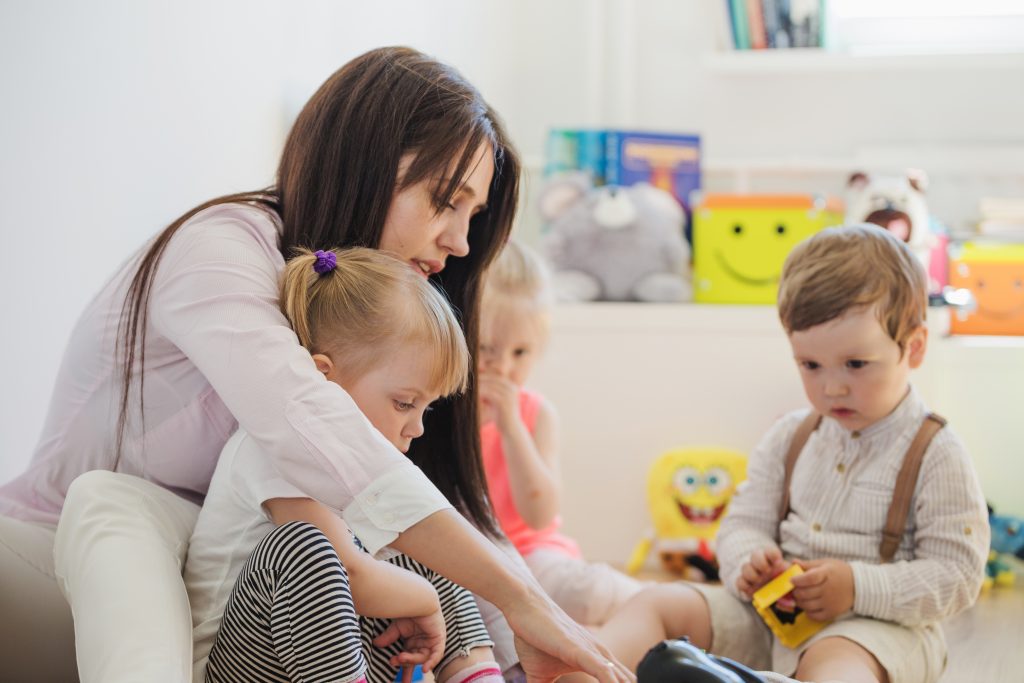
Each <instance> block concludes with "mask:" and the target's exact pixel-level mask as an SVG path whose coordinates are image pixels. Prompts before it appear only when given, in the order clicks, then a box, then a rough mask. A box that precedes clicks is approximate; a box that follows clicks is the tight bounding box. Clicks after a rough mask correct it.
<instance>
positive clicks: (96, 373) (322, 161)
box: [0, 48, 630, 683]
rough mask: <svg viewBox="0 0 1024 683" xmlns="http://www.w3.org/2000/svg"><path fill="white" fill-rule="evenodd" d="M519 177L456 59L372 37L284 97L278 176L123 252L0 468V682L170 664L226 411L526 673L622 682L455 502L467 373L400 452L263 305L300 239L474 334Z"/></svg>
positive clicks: (472, 495)
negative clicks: (461, 608) (371, 254)
mask: <svg viewBox="0 0 1024 683" xmlns="http://www.w3.org/2000/svg"><path fill="white" fill-rule="evenodd" d="M518 176H519V162H518V158H517V156H516V152H515V150H514V149H513V148H512V146H511V144H510V142H509V140H508V137H507V135H506V133H505V131H504V129H503V127H502V125H501V123H500V121H499V119H498V118H497V116H496V115H495V113H494V112H493V111H492V110H491V109H490V107H489V106H488V105H487V103H486V102H484V101H483V99H482V98H481V96H480V94H479V93H478V92H477V91H476V90H475V89H474V88H473V87H472V86H471V85H470V84H468V83H467V82H466V81H465V80H464V79H463V78H462V77H461V76H460V75H459V74H458V73H457V72H455V71H454V70H453V69H451V68H450V67H447V66H445V65H443V64H440V63H438V62H436V61H435V60H433V59H430V58H429V57H426V56H425V55H422V54H420V53H418V52H416V51H415V50H411V49H408V48H383V49H378V50H373V51H371V52H368V53H366V54H365V55H362V56H361V57H358V58H356V59H355V60H353V61H352V62H350V63H349V64H347V65H345V66H344V67H342V68H341V69H340V70H338V71H337V72H336V73H335V74H334V75H332V76H331V77H330V78H329V79H328V80H327V81H326V82H325V83H324V85H323V86H322V87H321V88H320V89H319V90H318V91H317V93H316V94H314V95H313V97H312V99H311V100H310V101H309V102H308V103H307V105H306V106H305V107H304V108H303V110H302V111H301V112H300V114H299V115H298V118H297V120H296V121H295V124H294V126H293V128H292V131H291V133H290V134H289V136H288V139H287V141H286V143H285V146H284V150H283V153H282V157H281V162H280V165H279V167H278V173H277V181H276V183H275V185H274V186H272V187H269V188H266V189H264V190H259V191H255V192H246V193H240V194H235V195H229V196H225V197H220V198H217V199H214V200H211V201H209V202H207V203H205V204H203V205H201V206H198V207H196V208H194V209H192V210H190V211H188V212H187V213H185V214H184V215H182V216H181V217H180V218H178V219H177V220H175V221H174V222H173V223H172V224H171V225H170V226H169V227H168V228H166V229H165V230H164V231H163V232H161V233H160V234H159V235H157V236H156V237H155V238H153V240H152V241H150V242H149V243H148V244H146V245H145V246H143V247H142V249H141V250H140V251H138V252H137V253H136V254H135V255H134V256H133V257H132V258H131V259H129V260H128V261H127V262H126V264H125V265H124V267H123V268H122V269H121V270H120V272H118V273H115V274H114V276H113V278H112V279H111V280H110V282H109V283H108V284H107V285H106V287H105V288H104V289H103V290H101V291H100V293H99V294H98V295H97V296H96V298H94V299H93V301H92V302H91V303H90V304H89V306H88V308H87V309H86V311H85V312H84V314H83V315H82V317H81V318H80V319H79V321H78V323H77V324H76V326H75V329H74V330H73V332H72V336H71V339H70V341H69V345H68V348H67V351H66V353H65V357H64V360H63V363H62V365H61V369H60V371H59V374H58V379H57V385H56V388H55V390H54V394H53V399H52V402H51V406H50V410H49V414H48V416H47V419H46V423H45V425H44V431H43V435H42V438H41V439H40V442H39V445H38V446H37V448H36V451H35V453H34V454H33V457H32V460H31V462H30V464H29V468H28V470H27V471H26V472H25V473H24V474H23V475H21V476H20V477H18V478H16V479H15V480H13V481H11V482H9V483H7V484H6V485H4V486H2V487H0V615H3V618H2V619H0V642H2V643H3V652H4V656H3V657H0V679H2V680H74V678H75V675H76V671H75V669H76V668H77V674H78V676H79V677H80V678H81V680H83V681H106V682H111V681H126V680H132V681H135V680H188V679H189V676H190V670H191V659H192V657H191V618H190V614H189V603H188V599H187V594H186V591H185V586H184V583H183V582H182V579H181V567H182V563H183V561H184V558H185V553H186V551H187V545H188V539H189V536H190V534H191V532H192V527H193V525H194V524H195V520H196V516H197V514H198V509H199V508H198V503H199V502H200V501H201V500H202V499H203V496H204V495H205V493H206V489H207V486H208V485H209V481H210V477H211V474H212V472H213V470H214V466H215V464H216V459H217V456H218V454H219V453H220V451H221V449H222V447H223V446H224V444H225V442H226V441H227V439H228V437H229V436H230V434H231V433H232V432H233V431H234V430H235V428H236V427H237V426H241V427H243V428H244V429H245V430H246V431H247V433H248V434H249V435H250V436H251V438H252V439H254V441H255V442H256V443H257V444H258V445H259V446H260V447H261V448H262V449H263V450H264V451H265V452H266V453H267V454H268V456H269V457H270V458H271V459H272V460H273V461H274V462H275V463H276V464H277V466H278V469H279V471H281V472H282V473H285V476H286V477H287V478H288V479H289V481H290V482H291V483H292V484H294V485H295V486H296V487H297V488H298V489H299V490H301V491H303V492H304V493H305V494H307V495H308V496H309V497H311V498H314V499H316V500H319V501H321V502H323V503H324V504H326V505H328V506H329V507H330V508H332V509H334V510H337V511H339V512H340V513H341V515H342V517H343V518H344V520H345V522H346V523H347V524H348V526H349V527H350V528H351V529H352V530H353V532H355V533H356V534H357V535H358V536H359V538H360V539H361V540H362V542H363V543H364V545H365V546H366V548H367V550H369V551H370V552H377V551H378V550H379V549H381V548H382V547H384V546H390V547H393V548H395V549H397V550H399V551H400V552H404V553H405V554H407V555H409V556H410V557H413V558H414V559H417V560H419V561H421V562H422V563H423V564H425V565H429V566H430V567H431V568H433V569H434V570H436V571H438V572H439V573H441V574H442V575H445V576H447V577H448V578H450V579H452V580H454V581H455V582H457V583H459V584H461V585H463V586H465V587H466V588H468V589H469V590H471V591H473V592H475V593H478V594H480V595H482V596H483V597H485V598H486V599H487V600H489V601H490V602H492V603H494V604H495V605H497V606H498V607H499V608H501V609H502V610H503V612H504V613H505V616H506V617H507V618H508V621H509V624H510V625H511V626H512V628H513V630H515V631H516V633H517V635H518V636H519V643H518V645H519V647H518V648H517V649H518V652H519V654H520V656H521V657H522V665H523V667H524V668H525V669H526V670H527V671H528V672H531V673H532V674H534V675H536V676H540V677H553V676H555V675H558V674H559V673H562V672H564V671H566V670H571V669H583V670H586V671H589V672H590V673H592V674H593V675H595V676H597V677H598V678H600V679H601V680H602V681H604V683H612V681H625V680H629V679H630V674H629V673H628V671H626V670H625V669H624V668H623V667H621V666H620V665H619V664H617V663H615V662H612V664H611V665H610V666H609V660H610V658H609V656H608V654H607V651H606V650H605V649H604V648H602V647H601V646H599V645H597V644H596V643H595V641H594V640H593V638H592V637H591V636H590V634H589V633H586V632H584V631H583V629H581V628H580V627H578V626H576V625H575V624H573V623H572V622H571V621H570V620H569V619H568V618H567V617H566V616H565V614H564V613H562V612H561V611H560V610H558V609H557V608H555V607H554V605H553V604H552V603H551V601H550V600H549V599H547V598H546V596H544V595H543V593H542V592H541V591H540V590H539V589H538V588H536V585H535V582H534V581H533V580H532V578H531V577H530V576H529V574H528V573H526V572H524V571H522V570H520V569H519V568H518V567H517V566H515V565H514V564H513V563H511V562H510V561H509V560H508V559H507V558H506V556H505V555H504V554H503V553H502V552H501V551H499V550H498V549H497V548H495V547H494V546H493V544H491V543H489V542H488V541H487V540H486V539H485V537H484V536H482V535H481V534H480V533H479V532H478V531H476V530H475V529H474V528H473V526H471V524H470V523H467V521H466V519H465V518H463V516H462V515H460V514H458V512H461V513H462V514H463V515H465V516H466V517H467V518H468V519H469V522H472V523H473V524H475V525H476V526H477V527H478V528H479V529H481V530H483V531H485V532H487V531H490V530H492V525H493V522H492V521H491V519H490V509H489V506H488V504H487V502H486V499H485V498H484V496H482V495H481V494H480V491H481V490H482V486H483V477H482V473H481V472H480V467H479V464H478V463H479V450H478V449H479V446H478V441H477V439H476V438H475V433H474V431H475V430H474V429H473V427H472V425H475V424H476V395H475V392H474V391H473V389H472V388H470V390H469V391H468V392H466V394H464V395H463V396H461V397H458V398H455V399H453V400H450V401H446V402H444V403H443V404H442V405H440V406H438V408H437V410H435V411H433V412H432V413H431V414H430V416H429V418H428V422H429V424H428V426H427V427H428V429H427V435H426V436H425V437H424V438H422V439H418V440H417V441H416V443H415V444H414V445H413V447H412V449H411V450H410V452H409V453H408V457H405V456H403V455H402V454H401V453H400V452H399V451H398V450H397V449H395V448H394V447H393V446H392V445H391V444H390V443H389V442H388V441H387V440H386V439H384V438H383V437H382V436H381V435H380V433H379V432H377V431H376V430H374V429H373V428H372V427H371V425H370V423H369V422H368V421H367V420H366V418H365V417H364V416H363V415H362V413H360V412H359V410H358V409H357V408H356V406H355V404H354V403H353V401H352V399H351V397H350V396H349V395H348V394H346V393H345V391H344V390H342V389H341V388H340V387H339V386H337V385H336V384H333V383H331V382H328V381H326V380H325V379H324V377H323V375H322V374H321V373H320V372H318V371H317V369H316V366H315V365H314V364H313V362H312V361H311V360H310V357H309V354H308V353H307V352H306V351H305V350H304V349H303V348H302V347H301V346H300V345H299V343H298V341H297V339H296V336H295V334H294V332H293V331H292V330H291V328H290V327H289V326H288V324H287V321H286V319H285V318H284V316H283V315H282V314H281V312H280V309H279V307H278V301H277V297H278V294H277V281H278V276H279V274H280V272H281V270H282V268H283V267H284V264H285V261H286V260H288V259H290V258H291V257H292V256H293V255H294V253H295V249H296V248H297V247H313V248H321V249H322V248H327V247H331V246H338V247H344V246H359V245H361V246H370V247H376V248H380V249H383V250H387V251H390V252H392V253H394V254H395V255H397V256H398V257H400V258H401V259H402V260H403V261H406V262H407V263H408V264H409V266H410V267H411V268H414V269H415V270H416V271H417V272H419V273H421V274H422V275H423V277H427V278H430V279H431V280H432V281H433V282H434V283H435V284H436V285H437V286H439V287H441V288H442V289H443V290H444V291H445V293H446V295H447V296H448V298H449V300H450V301H451V302H452V304H453V305H454V306H455V308H456V309H457V310H459V311H460V312H461V317H462V321H463V325H464V327H465V332H466V338H467V340H468V342H469V343H470V344H471V345H473V344H475V341H476V336H477V333H476V328H477V307H478V299H479V286H478V282H479V274H480V273H481V272H482V270H483V269H484V268H485V267H486V265H487V264H488V263H489V262H490V260H491V259H492V257H493V255H494V254H495V252H496V251H497V250H498V248H499V245H501V244H502V243H503V242H504V240H505V238H506V236H507V235H508V233H509V230H510V227H511V225H512V220H513V217H514V213H515V206H516V198H517V188H518ZM449 501H451V503H449ZM452 505H454V506H455V507H456V508H457V510H458V512H456V511H455V510H453V509H452ZM55 525H56V526H55ZM65 599H66V600H65ZM72 613H73V614H74V618H73V620H72ZM76 650H77V658H78V661H77V667H76V666H75V661H74V657H75V651H76Z"/></svg>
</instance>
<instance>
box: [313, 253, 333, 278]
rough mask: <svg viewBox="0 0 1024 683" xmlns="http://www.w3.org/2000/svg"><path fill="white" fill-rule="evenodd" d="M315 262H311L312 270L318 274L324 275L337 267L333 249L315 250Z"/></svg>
mask: <svg viewBox="0 0 1024 683" xmlns="http://www.w3.org/2000/svg"><path fill="white" fill-rule="evenodd" d="M314 256H316V262H315V263H313V270H315V271H316V272H317V273H318V274H319V275H326V274H327V273H329V272H331V271H332V270H334V269H335V268H337V267H338V255H337V254H335V253H334V252H333V251H323V250H319V249H318V250H317V252H316V254H314Z"/></svg>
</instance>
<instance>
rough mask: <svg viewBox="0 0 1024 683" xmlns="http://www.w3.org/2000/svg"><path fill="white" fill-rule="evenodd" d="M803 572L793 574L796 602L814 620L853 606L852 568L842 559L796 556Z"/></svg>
mask: <svg viewBox="0 0 1024 683" xmlns="http://www.w3.org/2000/svg"><path fill="white" fill-rule="evenodd" d="M797 564H798V565H800V566H801V567H802V568H803V570H804V573H803V574H801V575H799V576H794V577H793V598H794V599H795V600H796V605H797V607H799V608H800V609H802V610H803V611H804V612H806V613H807V616H809V617H810V618H811V619H814V620H815V621H831V620H832V619H835V618H836V617H838V616H840V615H842V614H845V613H846V612H848V611H850V610H851V609H853V595H854V593H853V568H852V567H851V566H850V565H849V564H848V563H846V562H843V561H842V560H833V559H827V560H797Z"/></svg>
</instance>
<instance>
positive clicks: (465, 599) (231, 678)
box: [206, 522, 492, 683]
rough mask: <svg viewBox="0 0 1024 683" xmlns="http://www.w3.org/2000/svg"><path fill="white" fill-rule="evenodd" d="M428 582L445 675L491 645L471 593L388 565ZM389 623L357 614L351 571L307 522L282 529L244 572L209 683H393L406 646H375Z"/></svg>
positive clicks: (416, 566) (407, 563) (406, 564)
mask: <svg viewBox="0 0 1024 683" xmlns="http://www.w3.org/2000/svg"><path fill="white" fill-rule="evenodd" d="M388 562H390V563H391V564H395V565H398V566H399V567H402V568H403V569H407V570H409V571H411V572H413V573H415V574H419V575H420V576H422V577H424V578H426V579H427V580H428V581H430V583H431V584H432V585H433V586H434V589H435V590H436V591H437V595H438V597H439V598H440V603H441V611H442V613H443V615H444V621H445V627H446V628H447V642H446V643H445V652H444V656H443V657H442V658H441V662H440V663H439V664H438V666H437V667H436V668H437V670H440V669H442V668H443V667H444V666H445V665H447V664H448V663H449V662H451V661H452V660H453V659H454V658H455V657H458V656H460V655H465V654H467V653H468V652H469V650H470V649H472V648H475V647H489V646H490V645H492V642H491V639H490V637H489V636H488V634H487V630H486V629H485V628H484V624H483V620H482V619H481V618H480V612H479V610H478V609H477V606H476V603H475V602H474V600H473V595H472V594H471V593H470V592H469V591H467V590H466V589H464V588H462V587H460V586H458V585H456V584H454V583H452V582H451V581H449V580H448V579H446V578H444V577H443V576H441V575H439V574H437V573H435V572H433V571H431V570H430V569H427V568H426V567H424V566H423V565H421V564H420V563H418V562H416V561H415V560H412V559H410V558H408V557H406V556H405V555H398V556H396V557H394V558H392V559H390V560H388ZM388 623H389V620H387V619H373V618H369V617H361V616H359V615H357V614H356V613H355V609H354V606H353V602H352V590H351V588H350V587H349V582H348V573H347V572H346V571H345V567H344V566H342V564H341V560H339V559H338V554H337V553H336V552H335V551H334V547H333V546H332V545H331V542H330V541H328V540H327V537H326V536H324V534H323V532H321V531H320V530H319V529H318V528H317V527H315V526H313V525H312V524H306V523H303V522H290V523H288V524H285V525H283V526H279V527H277V528H276V529H274V531H272V532H270V533H269V534H267V536H266V538H264V539H263V540H262V541H260V543H259V545H257V546H256V549H255V550H253V552H252V555H251V556H250V557H249V560H248V561H247V562H246V564H245V566H244V567H243V568H242V572H241V574H239V576H238V580H237V581H236V582H235V587H234V589H233V591H232V593H231V597H230V599H229V600H228V605H227V607H226V609H225V610H224V619H223V621H222V622H221V626H220V630H219V631H218V632H217V640H216V642H215V643H214V645H213V649H212V650H211V651H210V658H209V662H208V664H207V668H206V680H207V683H228V682H230V683H237V682H240V681H245V682H247V683H248V682H249V681H273V682H275V683H277V682H278V681H281V682H292V681H295V682H298V681H302V682H303V683H312V682H314V681H317V682H319V681H332V682H336V683H346V682H347V681H354V680H357V679H358V678H360V677H361V676H364V675H365V676H366V679H367V681H368V683H391V681H393V680H394V679H395V675H396V673H397V669H396V668H395V667H393V666H391V664H390V663H389V661H388V660H389V659H390V658H391V657H392V656H393V655H395V654H397V653H398V651H399V649H400V648H399V643H395V644H393V645H391V646H389V647H386V648H381V647H377V646H375V645H373V643H372V641H373V639H374V638H376V637H377V636H378V635H380V634H381V633H382V632H383V631H384V629H385V628H387V626H388Z"/></svg>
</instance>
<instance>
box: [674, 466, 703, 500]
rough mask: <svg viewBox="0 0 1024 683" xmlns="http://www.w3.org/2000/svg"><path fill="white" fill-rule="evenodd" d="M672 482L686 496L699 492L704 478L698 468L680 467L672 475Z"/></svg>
mask: <svg viewBox="0 0 1024 683" xmlns="http://www.w3.org/2000/svg"><path fill="white" fill-rule="evenodd" d="M672 483H673V484H675V487H676V490H677V491H679V492H680V493H682V494H683V495H684V496H689V495H692V494H694V493H696V492H697V489H699V488H700V485H701V483H702V480H701V476H700V472H698V471H697V468H695V467H680V468H679V469H678V470H676V473H675V475H674V476H673V477H672Z"/></svg>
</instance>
